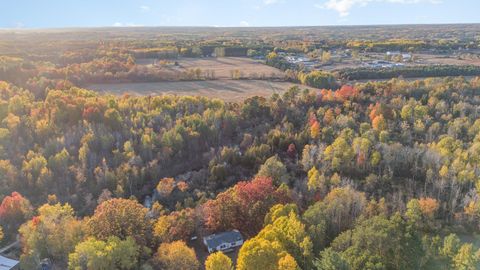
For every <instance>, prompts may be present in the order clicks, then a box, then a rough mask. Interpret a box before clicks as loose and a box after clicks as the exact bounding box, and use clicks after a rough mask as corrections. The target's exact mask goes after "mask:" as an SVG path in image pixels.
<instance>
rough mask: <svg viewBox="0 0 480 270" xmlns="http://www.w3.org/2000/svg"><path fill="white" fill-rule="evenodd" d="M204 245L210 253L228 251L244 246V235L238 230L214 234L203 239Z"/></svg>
mask: <svg viewBox="0 0 480 270" xmlns="http://www.w3.org/2000/svg"><path fill="white" fill-rule="evenodd" d="M203 243H204V244H205V246H206V247H207V249H208V252H209V253H213V252H216V251H228V250H230V249H233V248H235V247H239V246H241V245H243V237H242V234H240V232H239V231H238V230H233V231H230V232H222V233H218V234H212V235H209V236H205V237H204V238H203Z"/></svg>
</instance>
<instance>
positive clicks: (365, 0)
mask: <svg viewBox="0 0 480 270" xmlns="http://www.w3.org/2000/svg"><path fill="white" fill-rule="evenodd" d="M372 2H377V3H379V2H384V3H395V4H419V3H430V4H440V3H442V0H328V1H327V2H325V3H323V4H316V5H315V7H316V8H323V9H331V10H335V11H337V12H338V14H339V15H340V16H341V17H345V16H348V15H349V14H350V10H351V9H352V8H354V7H355V6H360V7H362V6H366V5H368V4H369V3H372Z"/></svg>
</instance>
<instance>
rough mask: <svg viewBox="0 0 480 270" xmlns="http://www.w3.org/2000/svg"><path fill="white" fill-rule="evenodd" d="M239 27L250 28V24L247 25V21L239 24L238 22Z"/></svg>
mask: <svg viewBox="0 0 480 270" xmlns="http://www.w3.org/2000/svg"><path fill="white" fill-rule="evenodd" d="M240 26H242V27H248V26H250V24H249V23H248V22H247V21H241V22H240Z"/></svg>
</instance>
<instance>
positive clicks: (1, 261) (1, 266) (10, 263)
mask: <svg viewBox="0 0 480 270" xmlns="http://www.w3.org/2000/svg"><path fill="white" fill-rule="evenodd" d="M17 264H18V261H16V260H12V259H9V258H7V257H3V256H2V255H0V270H10V269H12V268H13V267H15V266H16V265H17Z"/></svg>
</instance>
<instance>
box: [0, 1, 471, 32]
mask: <svg viewBox="0 0 480 270" xmlns="http://www.w3.org/2000/svg"><path fill="white" fill-rule="evenodd" d="M479 11H480V0H0V14H1V16H0V28H57V27H91V26H299V25H302V26H303V25H312V26H313V25H366V24H412V23H413V24H417V23H422V24H423V23H480V15H479Z"/></svg>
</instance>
